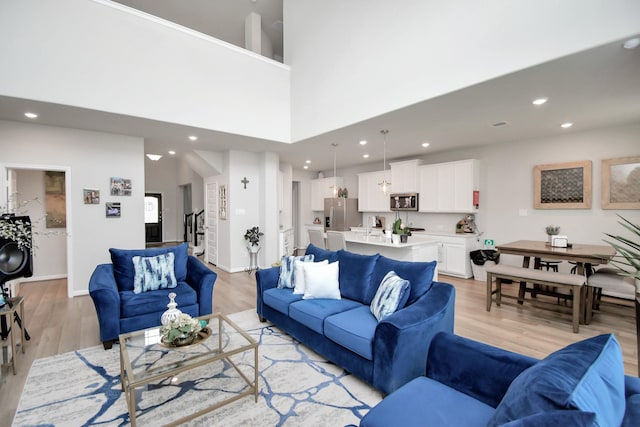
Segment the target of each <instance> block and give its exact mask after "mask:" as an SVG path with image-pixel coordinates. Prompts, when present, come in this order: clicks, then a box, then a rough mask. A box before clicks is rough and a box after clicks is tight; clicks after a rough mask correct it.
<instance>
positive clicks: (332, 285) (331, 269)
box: [302, 261, 341, 299]
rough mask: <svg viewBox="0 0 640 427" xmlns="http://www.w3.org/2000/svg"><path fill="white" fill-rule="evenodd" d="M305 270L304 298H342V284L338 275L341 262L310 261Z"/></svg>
mask: <svg viewBox="0 0 640 427" xmlns="http://www.w3.org/2000/svg"><path fill="white" fill-rule="evenodd" d="M303 271H304V295H303V296H302V298H303V299H318V298H329V299H340V298H341V297H340V285H339V283H338V277H339V274H340V273H339V272H340V262H339V261H336V262H332V263H330V264H323V263H319V262H313V263H309V265H305V266H304V268H303Z"/></svg>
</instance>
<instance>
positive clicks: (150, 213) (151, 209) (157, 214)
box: [144, 193, 162, 243]
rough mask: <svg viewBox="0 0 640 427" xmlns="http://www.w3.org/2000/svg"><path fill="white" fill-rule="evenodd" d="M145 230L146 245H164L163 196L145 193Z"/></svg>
mask: <svg viewBox="0 0 640 427" xmlns="http://www.w3.org/2000/svg"><path fill="white" fill-rule="evenodd" d="M144 228H145V242H146V243H162V194H160V193H145V195H144Z"/></svg>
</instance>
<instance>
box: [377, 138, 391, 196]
mask: <svg viewBox="0 0 640 427" xmlns="http://www.w3.org/2000/svg"><path fill="white" fill-rule="evenodd" d="M380 133H381V134H382V136H383V138H384V145H383V148H382V171H383V175H382V182H380V183H378V186H380V191H382V194H384V195H385V196H386V195H387V194H389V191H391V181H387V134H388V133H389V130H388V129H382V130H381V131H380Z"/></svg>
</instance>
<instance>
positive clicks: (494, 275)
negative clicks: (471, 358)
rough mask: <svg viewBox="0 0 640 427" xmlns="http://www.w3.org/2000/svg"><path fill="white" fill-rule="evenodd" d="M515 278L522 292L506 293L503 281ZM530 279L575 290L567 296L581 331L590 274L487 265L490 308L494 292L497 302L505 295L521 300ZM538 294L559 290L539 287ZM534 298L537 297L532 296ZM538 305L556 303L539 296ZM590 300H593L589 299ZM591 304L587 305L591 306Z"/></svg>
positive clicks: (573, 317) (540, 283) (488, 305)
mask: <svg viewBox="0 0 640 427" xmlns="http://www.w3.org/2000/svg"><path fill="white" fill-rule="evenodd" d="M494 279H495V284H496V285H495V290H494V289H493V280H494ZM503 280H512V281H514V282H521V283H522V284H521V286H520V289H519V291H518V296H517V297H516V296H513V295H503V294H502V281H503ZM526 283H531V284H533V285H544V286H551V287H556V288H559V289H566V290H569V291H571V292H570V293H571V295H565V297H566V298H568V299H571V300H573V311H572V320H573V332H575V333H578V327H579V324H580V318H581V315H582V309H583V303H584V302H585V298H586V297H587V293H586V286H585V284H586V278H585V277H584V276H580V275H577V274H566V273H556V272H552V271H544V270H533V269H529V268H524V267H514V266H511V265H504V264H496V265H493V266H490V267H488V268H487V311H491V303H492V301H493V295H494V294H495V295H496V305H497V306H500V303H501V302H502V298H503V297H505V298H513V299H517V300H518V303H519V304H522V303H523V302H524V301H525V295H526V292H527V291H531V290H529V289H527V288H526ZM535 293H536V294H549V295H551V294H553V295H554V296H555V295H557V294H556V293H555V292H545V291H540V290H539V289H537V290H536V291H535ZM532 300H533V299H532ZM535 301H536V304H537V305H541V306H550V307H551V306H553V307H557V305H556V304H553V303H549V302H545V301H540V300H537V299H536V300H535ZM586 304H591V302H589V301H587V302H586ZM589 306H590V305H587V307H589Z"/></svg>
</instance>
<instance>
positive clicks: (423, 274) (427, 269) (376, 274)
mask: <svg viewBox="0 0 640 427" xmlns="http://www.w3.org/2000/svg"><path fill="white" fill-rule="evenodd" d="M436 264H437V262H436V261H431V262H411V261H396V260H394V259H391V258H387V257H385V256H380V258H378V260H377V261H376V266H375V268H374V269H373V275H372V277H371V283H374V284H375V287H374V290H373V292H372V293H371V297H369V299H368V303H370V302H371V300H372V299H373V295H374V294H375V292H376V290H377V286H378V284H379V283H381V282H382V279H383V278H384V276H386V274H387V273H388V272H390V271H395V272H396V274H397V275H398V276H400V277H402V278H403V279H406V280H408V281H409V282H410V283H411V292H410V293H409V299H408V300H407V305H411V304H413V303H414V302H415V301H416V300H418V298H420V297H421V296H422V295H424V294H425V293H427V291H428V290H429V289H430V288H431V284H432V283H433V273H434V271H435V268H436Z"/></svg>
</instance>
